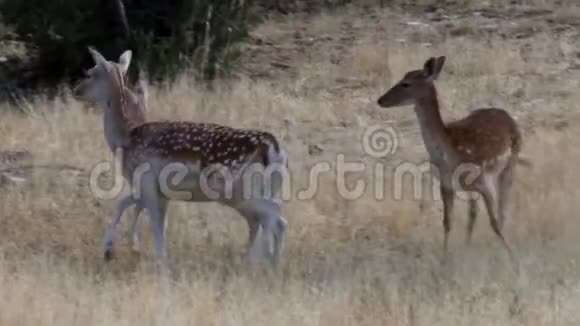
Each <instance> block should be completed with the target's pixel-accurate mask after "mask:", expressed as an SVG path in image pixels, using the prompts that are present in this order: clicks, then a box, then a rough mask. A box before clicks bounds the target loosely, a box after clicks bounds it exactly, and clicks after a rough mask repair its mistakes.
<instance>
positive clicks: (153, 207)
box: [74, 47, 288, 270]
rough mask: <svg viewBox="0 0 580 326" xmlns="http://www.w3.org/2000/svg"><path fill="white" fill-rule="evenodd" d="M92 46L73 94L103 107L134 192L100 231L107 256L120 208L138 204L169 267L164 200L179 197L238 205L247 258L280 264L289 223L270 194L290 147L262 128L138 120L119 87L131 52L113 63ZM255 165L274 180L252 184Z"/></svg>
mask: <svg viewBox="0 0 580 326" xmlns="http://www.w3.org/2000/svg"><path fill="white" fill-rule="evenodd" d="M89 52H90V54H91V55H92V57H93V60H94V62H95V66H94V67H92V68H91V69H89V70H88V72H87V76H86V78H84V79H83V80H81V81H80V82H79V84H78V85H77V86H76V87H75V89H74V94H75V96H77V97H79V98H81V99H84V100H87V101H90V102H94V103H96V104H98V105H99V106H100V107H102V108H103V109H104V131H105V139H106V142H107V144H108V146H109V148H110V149H111V150H112V151H113V152H115V153H120V154H121V155H122V157H120V159H121V163H122V173H123V177H124V178H125V179H126V180H127V181H129V183H130V187H131V188H132V190H133V192H137V195H136V196H135V195H134V194H131V195H127V196H125V197H123V198H121V199H120V200H119V202H118V203H117V205H116V207H115V209H114V212H113V222H112V224H111V226H110V227H109V228H108V229H107V231H106V233H105V249H104V250H105V258H106V259H110V258H111V256H112V249H113V237H112V234H113V233H114V232H115V231H116V227H117V225H118V224H119V223H120V220H121V216H122V214H123V211H124V210H125V209H126V208H127V207H129V206H130V205H132V204H136V205H137V207H138V209H139V207H143V208H145V209H146V210H147V211H148V213H149V217H150V226H151V230H152V233H153V236H154V241H155V250H156V254H157V255H158V257H159V258H160V259H161V262H162V263H163V265H164V266H165V267H166V268H167V269H169V270H172V268H171V264H170V262H169V258H168V254H167V250H166V245H165V213H166V209H167V204H168V202H169V201H172V200H181V201H190V202H219V203H221V204H223V205H225V206H229V207H231V208H233V209H235V210H237V211H238V212H239V213H240V214H241V215H242V216H243V217H244V218H245V219H246V221H247V223H248V226H249V233H250V236H249V243H248V247H249V248H248V257H249V258H251V259H252V260H253V259H254V258H256V255H258V254H260V255H266V256H267V258H269V260H270V262H271V263H272V265H273V266H277V265H278V262H279V259H280V258H281V256H282V252H283V247H284V239H285V232H286V225H287V222H286V220H285V219H284V218H283V217H282V216H281V209H280V204H279V202H278V201H277V200H275V198H273V196H275V195H276V194H278V193H279V191H280V189H281V187H282V183H283V181H284V176H285V174H284V172H286V169H287V166H288V155H287V152H286V150H285V149H284V148H282V147H281V146H280V144H279V143H278V141H277V139H276V138H275V137H274V136H273V135H271V134H270V133H267V132H264V131H258V130H243V129H234V128H231V127H226V126H221V125H217V124H209V123H195V122H185V121H179V122H178V121H175V122H161V121H158V122H144V123H141V124H139V123H136V122H135V121H134V120H132V118H131V117H130V113H129V111H128V110H130V109H128V105H127V104H128V102H127V101H128V96H130V95H128V94H129V93H128V91H127V89H126V87H125V85H124V77H125V75H126V73H127V70H128V68H129V65H130V62H131V52H130V51H125V52H124V53H123V54H122V55H121V57H120V58H119V62H118V63H116V62H112V61H107V60H106V59H105V58H104V57H103V56H102V55H101V54H100V53H99V52H98V51H96V50H95V49H93V48H90V47H89ZM254 168H256V169H258V170H259V169H260V168H261V169H262V170H260V171H259V172H264V169H266V172H268V171H269V173H270V174H271V175H270V177H271V178H270V179H268V180H264V181H270V182H262V183H259V182H255V181H256V180H255V178H253V177H254V176H255V172H256V171H255V170H256V169H254ZM172 172H173V173H172ZM247 176H250V177H252V178H251V179H248V178H247ZM261 177H265V176H264V175H262V176H261ZM168 188H171V189H168ZM248 190H249V191H250V192H251V193H250V194H249V195H250V196H248V193H247V191H248ZM136 220H137V219H135V221H136ZM258 231H262V232H261V235H260V237H258V233H259V232H258ZM271 237H273V240H274V243H273V247H274V248H273V252H272V251H271V242H270V241H271ZM258 238H260V240H261V241H257V240H258ZM264 247H266V248H264ZM263 249H268V251H267V253H266V252H264V251H263Z"/></svg>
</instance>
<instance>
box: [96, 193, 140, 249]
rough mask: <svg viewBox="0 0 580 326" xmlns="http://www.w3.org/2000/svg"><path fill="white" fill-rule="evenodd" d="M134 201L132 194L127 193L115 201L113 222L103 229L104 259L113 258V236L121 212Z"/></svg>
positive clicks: (119, 220) (121, 214)
mask: <svg viewBox="0 0 580 326" xmlns="http://www.w3.org/2000/svg"><path fill="white" fill-rule="evenodd" d="M135 203H137V201H136V200H135V198H133V196H132V195H127V196H125V197H123V198H121V199H120V200H119V201H118V202H117V205H116V206H115V209H114V211H113V222H112V223H111V225H110V226H109V227H107V229H106V230H105V241H104V243H105V250H104V256H105V260H111V259H112V258H113V237H114V235H115V233H116V232H117V227H118V225H119V223H120V222H121V217H122V216H123V213H124V212H125V210H126V209H127V208H128V207H129V206H131V205H132V204H135Z"/></svg>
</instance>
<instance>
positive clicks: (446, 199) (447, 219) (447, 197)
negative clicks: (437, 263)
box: [441, 185, 455, 259]
mask: <svg viewBox="0 0 580 326" xmlns="http://www.w3.org/2000/svg"><path fill="white" fill-rule="evenodd" d="M441 199H442V200H443V232H444V234H443V254H444V258H445V259H446V258H447V254H448V242H449V233H450V232H451V223H452V216H451V215H452V214H453V206H454V202H455V192H454V191H453V190H451V189H447V188H445V187H444V186H443V185H441Z"/></svg>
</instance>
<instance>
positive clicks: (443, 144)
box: [415, 86, 456, 166]
mask: <svg viewBox="0 0 580 326" xmlns="http://www.w3.org/2000/svg"><path fill="white" fill-rule="evenodd" d="M429 92H430V94H429V95H428V96H425V97H423V98H422V99H420V100H419V101H418V102H417V104H416V105H415V113H416V114H417V118H418V120H419V125H420V128H421V134H422V136H423V142H424V144H425V147H426V148H427V152H428V153H429V156H430V158H431V161H432V162H433V163H434V164H435V165H438V166H441V165H444V166H448V165H451V164H453V162H454V161H455V159H456V154H455V149H454V148H453V146H452V144H451V140H450V138H449V135H448V134H447V129H446V127H445V124H444V123H443V119H442V118H441V112H440V111H439V100H438V99H437V90H436V89H435V86H431V87H430V89H429Z"/></svg>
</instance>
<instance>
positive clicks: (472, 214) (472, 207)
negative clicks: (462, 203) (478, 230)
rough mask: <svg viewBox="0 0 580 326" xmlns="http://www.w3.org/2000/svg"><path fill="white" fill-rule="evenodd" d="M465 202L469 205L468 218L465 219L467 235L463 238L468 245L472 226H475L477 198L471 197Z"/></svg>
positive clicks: (471, 234)
mask: <svg viewBox="0 0 580 326" xmlns="http://www.w3.org/2000/svg"><path fill="white" fill-rule="evenodd" d="M467 204H468V207H469V208H468V209H469V212H468V214H469V216H468V218H469V219H468V221H467V237H466V238H465V244H466V245H469V244H471V238H472V236H473V227H474V226H475V221H476V220H477V213H478V207H477V199H476V198H475V197H471V198H469V202H468V203H467Z"/></svg>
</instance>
